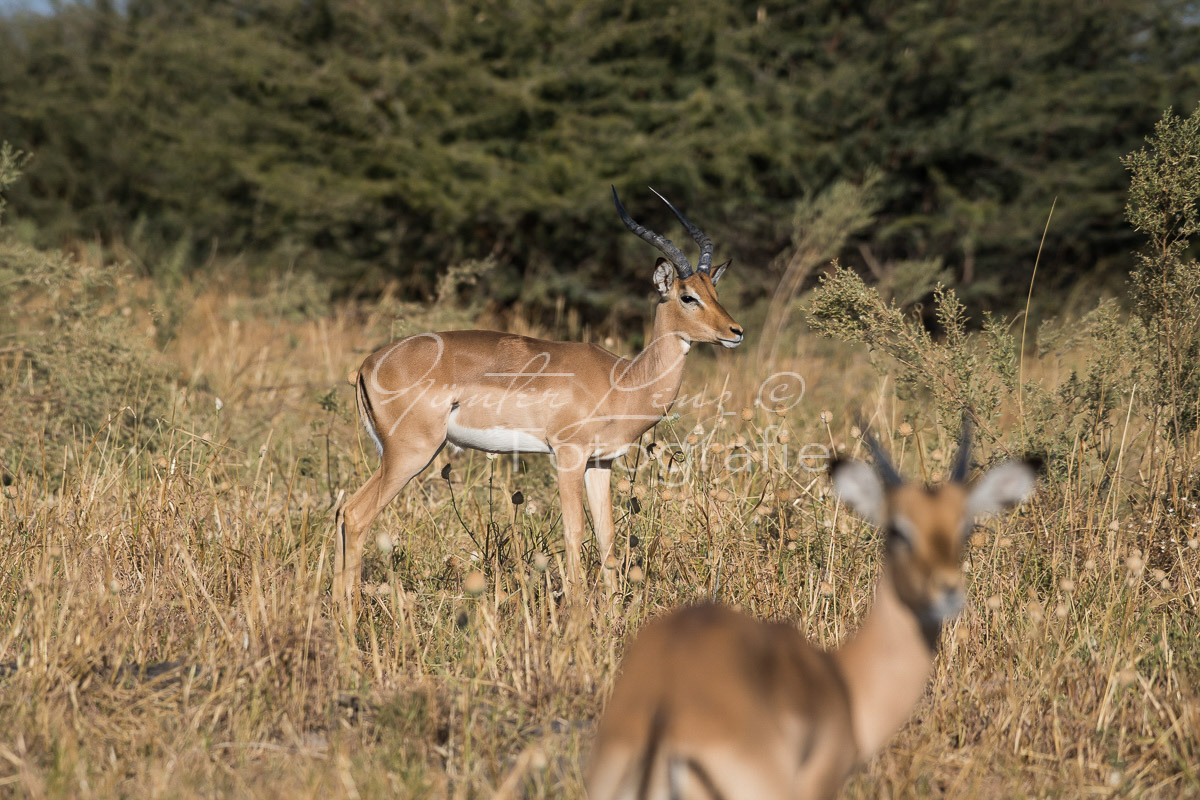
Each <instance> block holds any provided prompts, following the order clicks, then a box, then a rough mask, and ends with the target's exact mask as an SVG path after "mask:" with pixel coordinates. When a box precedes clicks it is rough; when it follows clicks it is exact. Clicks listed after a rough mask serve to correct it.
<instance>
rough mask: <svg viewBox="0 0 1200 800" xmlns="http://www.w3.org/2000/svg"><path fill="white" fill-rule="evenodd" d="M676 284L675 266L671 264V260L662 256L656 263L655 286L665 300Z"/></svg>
mask: <svg viewBox="0 0 1200 800" xmlns="http://www.w3.org/2000/svg"><path fill="white" fill-rule="evenodd" d="M674 285H675V268H674V267H673V266H671V262H669V261H667V260H666V259H665V258H660V259H659V260H658V262H657V263H656V264H655V265H654V288H655V289H658V294H659V296H660V297H662V298H663V299H664V300H666V299H667V297H669V296H670V294H671V287H672V286H674Z"/></svg>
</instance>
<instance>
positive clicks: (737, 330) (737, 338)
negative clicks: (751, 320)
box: [717, 325, 744, 348]
mask: <svg viewBox="0 0 1200 800" xmlns="http://www.w3.org/2000/svg"><path fill="white" fill-rule="evenodd" d="M729 332H730V333H731V334H732V336H730V337H729V338H725V337H724V336H718V337H717V341H719V342H720V343H721V346H722V347H731V348H732V347H737V346H738V345H739V344H741V343H742V339H743V338H744V337H743V335H742V334H743V333H744V331H743V330H742V329H741V327H740V326H738V325H730V326H729Z"/></svg>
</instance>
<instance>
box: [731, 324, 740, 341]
mask: <svg viewBox="0 0 1200 800" xmlns="http://www.w3.org/2000/svg"><path fill="white" fill-rule="evenodd" d="M729 332H730V333H732V334H733V336H734V338H735V339H740V338H742V333H743V331H742V329H741V328H739V327H738V326H737V325H730V326H729Z"/></svg>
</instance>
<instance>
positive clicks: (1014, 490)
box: [967, 461, 1037, 517]
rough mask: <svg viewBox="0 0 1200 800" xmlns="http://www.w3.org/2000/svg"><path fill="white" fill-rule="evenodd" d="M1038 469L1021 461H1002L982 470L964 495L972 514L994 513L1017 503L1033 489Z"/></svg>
mask: <svg viewBox="0 0 1200 800" xmlns="http://www.w3.org/2000/svg"><path fill="white" fill-rule="evenodd" d="M1036 481H1037V472H1036V471H1035V470H1034V468H1033V466H1032V465H1030V464H1028V463H1026V462H1024V461H1005V462H1004V463H1003V464H1000V465H999V466H995V467H992V468H991V469H990V470H988V471H987V472H985V473H984V475H983V477H981V478H980V479H979V480H978V481H976V482H975V485H974V486H972V487H971V491H970V493H969V494H968V495H967V513H968V514H970V515H971V516H972V517H978V516H983V515H984V514H995V513H996V512H998V511H1004V510H1006V509H1009V508H1012V507H1013V506H1016V505H1019V504H1020V503H1021V502H1022V501H1024V500H1025V498H1026V497H1028V496H1029V495H1030V493H1031V492H1032V491H1033V486H1034V483H1035V482H1036Z"/></svg>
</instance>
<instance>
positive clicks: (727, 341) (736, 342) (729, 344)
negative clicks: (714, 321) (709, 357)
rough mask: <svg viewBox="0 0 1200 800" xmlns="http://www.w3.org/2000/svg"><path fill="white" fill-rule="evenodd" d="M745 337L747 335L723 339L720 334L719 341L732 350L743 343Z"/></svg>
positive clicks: (722, 345)
mask: <svg viewBox="0 0 1200 800" xmlns="http://www.w3.org/2000/svg"><path fill="white" fill-rule="evenodd" d="M745 338H746V337H745V336H739V337H737V338H736V339H722V338H721V337H719V336H718V337H717V341H718V342H720V343H721V347H728V348H729V349H730V350H732V349H733V348H735V347H737V346H738V345H739V344H741V343H742V340H743V339H745Z"/></svg>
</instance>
